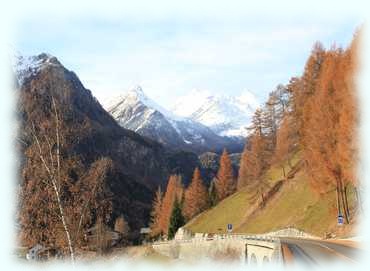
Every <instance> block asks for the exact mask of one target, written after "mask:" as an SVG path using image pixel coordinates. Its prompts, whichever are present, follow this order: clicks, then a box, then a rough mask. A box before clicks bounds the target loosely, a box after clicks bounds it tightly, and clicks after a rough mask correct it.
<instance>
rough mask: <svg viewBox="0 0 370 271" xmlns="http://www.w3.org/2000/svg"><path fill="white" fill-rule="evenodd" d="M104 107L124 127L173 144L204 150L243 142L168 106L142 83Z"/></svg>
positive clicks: (176, 146)
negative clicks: (155, 97)
mask: <svg viewBox="0 0 370 271" xmlns="http://www.w3.org/2000/svg"><path fill="white" fill-rule="evenodd" d="M104 107H105V108H106V110H107V111H108V112H109V113H110V114H111V115H112V116H113V117H114V118H115V119H116V121H117V122H118V123H119V124H120V125H121V126H122V127H124V128H126V129H130V130H132V131H135V132H137V133H139V134H141V135H144V136H147V137H149V138H152V139H154V140H156V141H158V142H160V143H162V144H163V145H166V146H169V147H172V148H176V149H185V150H191V151H196V152H202V151H205V150H221V149H222V148H223V147H227V148H234V149H235V148H240V146H241V142H240V141H239V140H236V139H231V138H227V137H222V136H219V135H217V134H216V133H214V132H213V131H212V130H211V129H210V128H208V127H207V126H205V125H203V124H201V123H198V122H196V121H193V120H191V119H189V118H184V117H179V116H177V115H176V114H174V113H172V112H170V111H168V110H166V109H165V108H163V107H162V106H160V105H158V104H157V103H156V102H154V101H153V100H151V99H150V98H149V97H147V96H146V95H145V93H144V92H143V90H142V89H141V87H140V86H137V87H135V88H133V89H131V90H129V91H128V92H127V93H125V94H123V95H120V96H118V97H115V98H113V99H112V100H110V101H108V102H107V103H106V104H105V105H104Z"/></svg>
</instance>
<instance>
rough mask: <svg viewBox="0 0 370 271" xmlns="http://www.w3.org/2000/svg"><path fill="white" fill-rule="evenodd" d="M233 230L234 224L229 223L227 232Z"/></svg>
mask: <svg viewBox="0 0 370 271" xmlns="http://www.w3.org/2000/svg"><path fill="white" fill-rule="evenodd" d="M232 231H233V224H227V232H229V233H230V232H232Z"/></svg>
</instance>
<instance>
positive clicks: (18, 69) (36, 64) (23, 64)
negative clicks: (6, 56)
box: [13, 53, 61, 86]
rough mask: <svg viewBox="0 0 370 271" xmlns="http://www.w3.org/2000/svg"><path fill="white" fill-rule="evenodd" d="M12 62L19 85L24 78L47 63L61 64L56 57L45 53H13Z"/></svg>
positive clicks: (34, 73)
mask: <svg viewBox="0 0 370 271" xmlns="http://www.w3.org/2000/svg"><path fill="white" fill-rule="evenodd" d="M13 62H14V63H13V70H14V72H15V74H16V78H17V80H18V85H20V86H21V85H22V84H23V82H24V81H25V80H27V79H28V78H30V77H31V76H33V75H36V74H37V73H38V72H39V71H40V70H42V69H43V68H45V67H47V66H49V65H54V66H61V64H60V62H59V61H58V60H57V58H56V57H54V56H52V55H49V54H46V53H42V54H39V55H35V56H22V55H15V57H14V59H13Z"/></svg>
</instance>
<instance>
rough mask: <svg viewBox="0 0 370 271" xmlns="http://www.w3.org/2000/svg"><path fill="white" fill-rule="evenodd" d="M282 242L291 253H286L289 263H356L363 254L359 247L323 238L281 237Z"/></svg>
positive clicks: (285, 257) (312, 264)
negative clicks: (323, 239)
mask: <svg viewBox="0 0 370 271" xmlns="http://www.w3.org/2000/svg"><path fill="white" fill-rule="evenodd" d="M281 244H282V246H283V247H284V246H285V251H286V252H287V253H286V254H290V255H284V260H285V262H286V263H287V264H289V263H291V262H293V263H296V262H297V263H302V264H304V265H309V266H315V265H321V264H328V263H333V262H346V263H356V262H358V258H359V256H360V254H361V249H359V248H356V247H353V246H348V245H345V244H338V243H331V242H328V241H322V240H308V239H295V238H281ZM286 248H288V250H286ZM283 251H284V248H283Z"/></svg>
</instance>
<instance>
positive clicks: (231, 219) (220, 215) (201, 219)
mask: <svg viewBox="0 0 370 271" xmlns="http://www.w3.org/2000/svg"><path fill="white" fill-rule="evenodd" d="M248 208H250V205H249V201H248V193H247V192H246V191H245V190H242V191H240V192H238V193H235V194H233V195H231V196H230V197H228V198H226V199H225V200H223V201H221V202H220V203H219V204H218V205H217V206H215V207H214V208H212V209H210V210H207V211H205V212H203V213H202V214H200V215H199V216H198V217H196V218H195V219H193V220H192V221H190V222H189V223H188V224H187V225H186V227H187V228H189V229H190V230H191V231H193V232H208V233H221V232H226V227H227V224H228V223H232V224H233V225H234V227H236V226H238V225H240V224H241V223H242V222H243V218H244V216H245V214H246V213H247V211H248Z"/></svg>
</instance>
